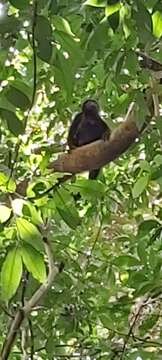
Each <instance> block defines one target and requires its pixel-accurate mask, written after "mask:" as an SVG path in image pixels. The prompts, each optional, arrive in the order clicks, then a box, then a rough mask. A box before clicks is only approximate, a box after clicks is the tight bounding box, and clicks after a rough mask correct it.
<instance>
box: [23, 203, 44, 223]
mask: <svg viewBox="0 0 162 360" xmlns="http://www.w3.org/2000/svg"><path fill="white" fill-rule="evenodd" d="M23 215H28V216H30V217H31V221H32V223H33V224H34V225H40V224H43V220H42V218H41V215H40V212H39V211H38V210H36V208H35V206H34V205H33V204H31V203H30V202H27V201H26V202H25V204H24V206H23Z"/></svg>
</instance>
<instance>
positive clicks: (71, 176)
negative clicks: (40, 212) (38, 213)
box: [28, 174, 74, 200]
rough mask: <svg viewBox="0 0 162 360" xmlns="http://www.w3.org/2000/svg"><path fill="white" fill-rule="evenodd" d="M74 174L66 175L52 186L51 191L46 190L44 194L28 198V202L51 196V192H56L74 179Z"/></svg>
mask: <svg viewBox="0 0 162 360" xmlns="http://www.w3.org/2000/svg"><path fill="white" fill-rule="evenodd" d="M73 176H74V175H73V174H70V175H64V176H63V177H62V178H60V179H59V180H58V181H57V183H56V184H54V185H52V186H51V187H50V188H49V189H47V190H45V191H44V192H43V193H42V194H39V195H36V196H33V197H28V200H36V199H40V198H42V197H43V196H45V195H47V194H49V192H51V191H56V190H57V189H58V187H59V186H60V185H61V184H63V183H64V182H65V181H67V180H69V179H72V178H73Z"/></svg>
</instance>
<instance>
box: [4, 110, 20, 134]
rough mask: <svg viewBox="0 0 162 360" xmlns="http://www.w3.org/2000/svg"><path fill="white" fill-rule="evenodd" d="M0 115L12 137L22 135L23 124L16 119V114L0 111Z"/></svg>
mask: <svg viewBox="0 0 162 360" xmlns="http://www.w3.org/2000/svg"><path fill="white" fill-rule="evenodd" d="M0 115H1V117H2V118H3V119H5V120H6V122H7V126H8V129H9V130H10V131H11V132H12V133H13V135H15V136H18V135H20V134H23V133H24V123H23V122H22V121H21V120H19V119H18V117H17V116H16V114H14V113H13V112H12V111H9V110H3V109H0Z"/></svg>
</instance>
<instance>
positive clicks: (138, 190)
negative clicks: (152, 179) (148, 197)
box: [132, 174, 149, 199]
mask: <svg viewBox="0 0 162 360" xmlns="http://www.w3.org/2000/svg"><path fill="white" fill-rule="evenodd" d="M148 181H149V175H148V174H146V175H145V176H142V177H140V178H139V179H138V180H137V181H136V183H135V185H134V187H133V189H132V196H133V198H134V199H135V198H137V197H138V196H140V195H141V194H142V193H143V191H144V190H145V189H146V188H147V185H148Z"/></svg>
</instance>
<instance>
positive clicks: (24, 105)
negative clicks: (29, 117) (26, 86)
mask: <svg viewBox="0 0 162 360" xmlns="http://www.w3.org/2000/svg"><path fill="white" fill-rule="evenodd" d="M6 97H7V99H8V100H9V101H10V102H11V103H12V104H13V105H14V106H16V107H18V108H20V109H22V110H26V109H28V108H29V106H30V101H29V99H28V98H27V96H26V95H25V94H23V93H22V91H20V90H18V89H16V88H15V87H14V86H10V87H9V89H8V90H7V91H6Z"/></svg>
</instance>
